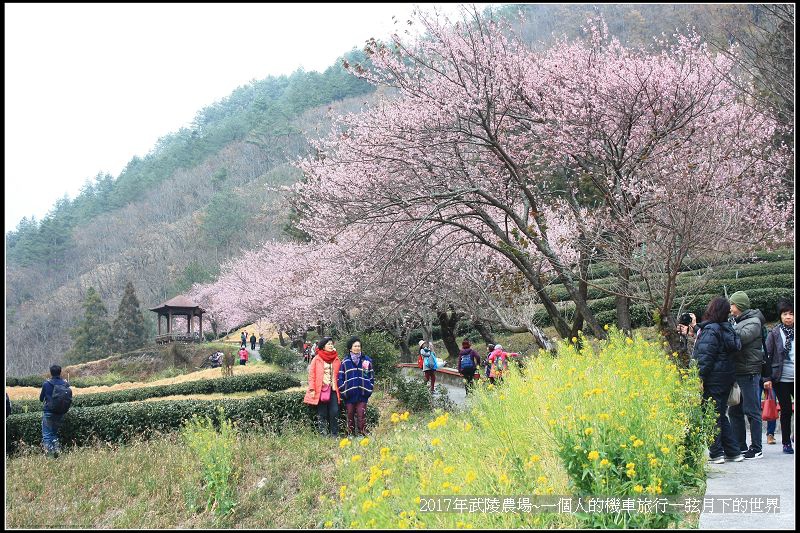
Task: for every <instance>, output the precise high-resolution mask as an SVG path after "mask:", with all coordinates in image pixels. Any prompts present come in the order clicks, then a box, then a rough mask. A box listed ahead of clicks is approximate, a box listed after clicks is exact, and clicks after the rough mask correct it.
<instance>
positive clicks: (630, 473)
mask: <svg viewBox="0 0 800 533" xmlns="http://www.w3.org/2000/svg"><path fill="white" fill-rule="evenodd" d="M625 475H626V476H628V477H629V478H633V476H635V475H636V470H634V469H633V468H631V469H630V470H627V471H625Z"/></svg>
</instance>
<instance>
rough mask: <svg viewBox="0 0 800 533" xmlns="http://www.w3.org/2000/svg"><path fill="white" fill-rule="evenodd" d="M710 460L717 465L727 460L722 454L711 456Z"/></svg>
mask: <svg viewBox="0 0 800 533" xmlns="http://www.w3.org/2000/svg"><path fill="white" fill-rule="evenodd" d="M708 462H709V463H714V464H715V465H721V464H722V463H724V462H725V457H724V456H722V455H720V456H719V457H709V458H708Z"/></svg>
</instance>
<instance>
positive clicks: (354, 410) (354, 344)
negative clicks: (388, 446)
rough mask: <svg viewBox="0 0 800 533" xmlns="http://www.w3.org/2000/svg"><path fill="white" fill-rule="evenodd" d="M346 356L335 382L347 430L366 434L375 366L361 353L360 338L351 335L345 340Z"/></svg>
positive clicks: (354, 433) (353, 433) (351, 433)
mask: <svg viewBox="0 0 800 533" xmlns="http://www.w3.org/2000/svg"><path fill="white" fill-rule="evenodd" d="M347 351H348V353H349V355H348V356H345V358H344V360H343V361H342V364H341V366H340V367H339V373H338V380H337V384H338V386H339V390H340V391H341V395H342V397H343V398H344V405H345V408H346V409H347V432H348V434H349V435H352V436H355V435H356V419H357V422H358V428H357V429H358V434H360V435H366V434H367V433H366V431H367V428H366V423H367V422H366V415H367V401H368V400H369V397H370V396H372V390H373V388H374V386H375V368H374V366H373V363H372V359H370V358H369V357H368V356H367V355H366V354H363V353H361V339H359V338H358V337H353V338H351V339H350V340H349V341H347Z"/></svg>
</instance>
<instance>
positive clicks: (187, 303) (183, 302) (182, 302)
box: [150, 295, 205, 313]
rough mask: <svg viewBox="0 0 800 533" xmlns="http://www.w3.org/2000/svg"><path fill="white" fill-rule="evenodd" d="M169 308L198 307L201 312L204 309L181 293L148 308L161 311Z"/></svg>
mask: <svg viewBox="0 0 800 533" xmlns="http://www.w3.org/2000/svg"><path fill="white" fill-rule="evenodd" d="M169 308H173V309H174V308H181V309H198V310H199V311H200V312H201V313H205V310H204V309H201V308H200V306H199V305H197V304H196V303H194V302H193V301H191V300H190V299H189V298H187V297H185V296H183V295H178V296H176V297H175V298H172V299H170V300H167V301H166V302H164V303H163V304H161V305H158V306H156V307H151V308H150V310H151V311H161V310H166V309H169Z"/></svg>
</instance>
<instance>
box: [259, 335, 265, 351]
mask: <svg viewBox="0 0 800 533" xmlns="http://www.w3.org/2000/svg"><path fill="white" fill-rule="evenodd" d="M263 347H264V334H263V333H260V334H259V335H258V349H259V350H261V348H263Z"/></svg>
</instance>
